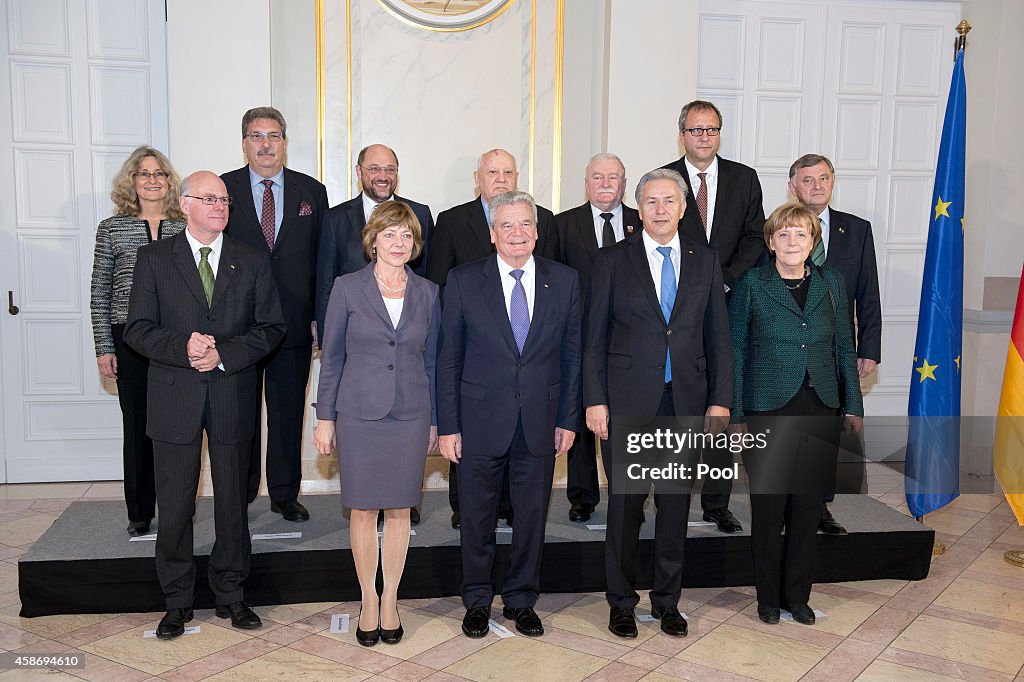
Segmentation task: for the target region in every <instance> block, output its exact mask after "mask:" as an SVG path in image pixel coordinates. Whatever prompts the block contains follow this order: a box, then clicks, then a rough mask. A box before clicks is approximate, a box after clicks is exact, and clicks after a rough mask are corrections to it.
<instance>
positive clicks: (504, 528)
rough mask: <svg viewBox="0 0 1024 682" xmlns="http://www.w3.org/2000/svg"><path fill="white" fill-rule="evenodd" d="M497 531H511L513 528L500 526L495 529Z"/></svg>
mask: <svg viewBox="0 0 1024 682" xmlns="http://www.w3.org/2000/svg"><path fill="white" fill-rule="evenodd" d="M494 532H495V533H511V532H512V529H511V528H510V527H509V526H499V527H498V528H495V529H494Z"/></svg>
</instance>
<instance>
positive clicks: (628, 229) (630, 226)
mask: <svg viewBox="0 0 1024 682" xmlns="http://www.w3.org/2000/svg"><path fill="white" fill-rule="evenodd" d="M635 229H636V228H635V227H633V226H632V225H626V234H633V230H635Z"/></svg>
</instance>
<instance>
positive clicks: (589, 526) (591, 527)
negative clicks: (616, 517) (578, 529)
mask: <svg viewBox="0 0 1024 682" xmlns="http://www.w3.org/2000/svg"><path fill="white" fill-rule="evenodd" d="M587 530H608V524H607V523H588V524H587Z"/></svg>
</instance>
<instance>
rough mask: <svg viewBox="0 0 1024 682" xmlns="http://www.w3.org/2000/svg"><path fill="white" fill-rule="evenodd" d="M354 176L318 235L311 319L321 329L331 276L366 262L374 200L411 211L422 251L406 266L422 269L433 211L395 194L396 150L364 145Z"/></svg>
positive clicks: (322, 344) (325, 314) (331, 283)
mask: <svg viewBox="0 0 1024 682" xmlns="http://www.w3.org/2000/svg"><path fill="white" fill-rule="evenodd" d="M356 177H357V178H358V179H359V187H360V189H361V191H360V192H359V194H357V195H356V196H355V197H354V198H352V199H349V200H348V201H343V202H342V203H340V204H338V205H337V206H333V207H331V210H330V211H329V212H328V213H327V222H326V224H325V225H324V231H323V234H322V235H321V237H320V248H319V251H318V253H317V265H316V320H317V325H318V326H319V328H320V329H323V328H324V319H325V318H326V316H327V302H328V300H329V299H330V297H331V289H332V288H333V287H334V278H335V277H341V276H342V275H347V274H348V273H350V272H356V271H357V270H362V269H363V268H364V267H365V266H366V263H367V261H366V253H365V252H364V251H363V228H364V227H366V223H367V221H368V220H369V219H370V215H372V214H373V211H374V209H376V208H377V206H378V204H381V203H383V202H385V201H388V200H394V201H400V202H402V203H403V204H406V205H408V206H409V208H411V209H412V212H413V213H415V214H416V218H417V219H418V220H419V221H420V233H421V234H422V235H423V251H422V252H421V253H420V255H419V257H418V258H417V259H416V260H413V261H410V262H409V267H411V268H412V269H413V272H415V273H416V274H417V275H420V276H424V275H426V269H427V253H428V252H429V250H430V240H431V237H432V236H433V234H434V217H433V215H431V213H430V207H429V206H427V205H426V204H421V203H418V202H416V201H413V200H411V199H406V198H405V197H400V196H398V195H397V194H395V190H396V189H397V188H398V155H397V154H395V152H394V150H392V149H391V148H390V147H386V146H384V145H382V144H371V145H369V146H368V147H364V148H363V149H362V150H360V152H359V156H357V157H356ZM323 346H324V340H323V338H320V347H321V348H323Z"/></svg>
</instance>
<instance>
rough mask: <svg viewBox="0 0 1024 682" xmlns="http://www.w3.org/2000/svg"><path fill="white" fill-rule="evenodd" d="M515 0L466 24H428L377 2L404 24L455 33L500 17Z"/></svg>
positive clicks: (425, 29)
mask: <svg viewBox="0 0 1024 682" xmlns="http://www.w3.org/2000/svg"><path fill="white" fill-rule="evenodd" d="M515 1H516V0H508V2H506V3H505V4H504V5H502V6H501V8H500V9H498V10H497V11H496V12H494V13H493V14H489V15H487V16H485V17H483V18H482V19H480V20H479V21H475V22H473V23H471V24H466V25H465V26H439V25H428V24H424V23H420V22H418V21H414V20H413V19H410V18H409V17H407V16H405V15H403V14H402V13H401V12H397V11H395V9H394V8H393V7H390V6H388V4H387V3H385V2H383V0H377V4H378V5H380V6H381V7H382V8H384V10H385V11H386V12H387V13H388V14H390V15H391V16H393V17H394V18H395V19H398V20H399V21H401V22H402V23H403V24H405V25H406V26H411V27H413V28H418V29H421V30H424V31H434V32H436V33H457V32H459V31H469V30H470V29H474V28H479V27H480V26H483V25H484V24H486V23H488V22H491V21H494V20H495V19H497V18H498V17H500V16H501V15H502V14H504V13H505V10H507V9H508V8H509V7H511V6H512V5H513V4H515Z"/></svg>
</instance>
